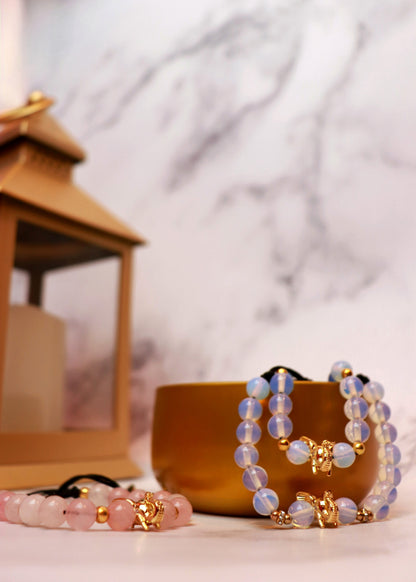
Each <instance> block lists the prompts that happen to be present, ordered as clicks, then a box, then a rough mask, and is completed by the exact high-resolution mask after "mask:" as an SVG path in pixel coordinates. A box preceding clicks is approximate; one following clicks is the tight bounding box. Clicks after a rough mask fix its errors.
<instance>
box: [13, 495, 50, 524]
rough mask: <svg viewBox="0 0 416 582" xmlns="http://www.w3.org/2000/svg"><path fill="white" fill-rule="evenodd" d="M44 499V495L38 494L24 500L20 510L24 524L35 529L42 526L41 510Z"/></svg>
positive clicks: (28, 496)
mask: <svg viewBox="0 0 416 582" xmlns="http://www.w3.org/2000/svg"><path fill="white" fill-rule="evenodd" d="M44 499H45V498H44V497H43V495H39V494H38V493H35V494H34V495H27V496H26V499H23V501H22V503H21V504H20V508H19V515H20V519H21V521H22V523H24V524H25V525H30V526H33V527H35V526H38V525H40V517H39V509H40V506H41V505H42V503H43V501H44Z"/></svg>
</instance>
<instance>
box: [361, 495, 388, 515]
mask: <svg viewBox="0 0 416 582" xmlns="http://www.w3.org/2000/svg"><path fill="white" fill-rule="evenodd" d="M361 506H362V507H365V508H366V509H369V510H370V511H371V512H372V513H373V515H374V517H375V518H376V519H378V520H382V519H385V518H386V517H387V515H388V513H389V509H390V508H389V504H388V503H387V502H386V500H385V499H384V497H383V496H382V495H368V496H367V497H366V498H365V499H364V501H363V502H362V503H361Z"/></svg>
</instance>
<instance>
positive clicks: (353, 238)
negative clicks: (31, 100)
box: [22, 0, 416, 463]
mask: <svg viewBox="0 0 416 582" xmlns="http://www.w3.org/2000/svg"><path fill="white" fill-rule="evenodd" d="M26 7H27V11H26V17H25V30H26V33H27V35H26V36H25V42H24V43H23V45H22V46H23V57H22V58H23V63H24V67H25V69H24V70H25V76H26V79H27V87H26V88H27V90H29V89H32V88H35V87H41V88H42V89H43V90H45V92H48V93H50V94H53V95H54V96H56V98H57V101H58V105H57V107H56V108H55V113H56V114H57V116H58V117H59V118H60V119H61V120H62V122H63V124H64V125H66V127H67V128H69V129H70V130H71V132H72V133H73V134H74V135H75V136H76V137H77V138H78V139H79V140H80V141H81V142H82V144H83V145H84V146H85V148H86V149H87V150H88V152H89V155H90V160H89V161H88V162H87V163H86V164H85V165H84V166H83V167H82V168H80V169H79V171H78V174H77V179H78V182H79V183H81V184H82V185H83V186H84V187H86V189H88V190H89V191H90V192H91V193H93V194H94V195H95V196H96V197H97V199H99V200H100V201H101V202H102V203H103V204H105V205H106V206H108V207H109V208H111V209H112V210H113V211H114V212H115V213H116V214H117V215H119V216H120V217H121V218H122V219H124V220H125V221H127V222H128V223H129V224H130V225H132V226H133V227H136V228H137V229H138V230H139V231H140V232H142V233H144V234H145V235H146V237H148V239H149V240H150V243H151V244H150V245H149V247H148V248H146V249H142V250H139V251H138V252H137V255H136V280H135V290H134V341H133V346H134V355H133V372H132V374H133V384H134V390H133V402H136V403H137V402H140V403H141V406H137V405H134V407H133V408H134V410H136V411H137V412H136V422H135V426H136V428H135V435H136V436H138V435H139V434H143V432H144V431H145V428H146V427H147V426H148V423H149V410H150V406H151V401H152V394H153V388H154V386H155V385H157V384H159V383H164V382H170V381H181V380H184V381H192V380H198V381H203V380H218V379H245V378H248V377H251V376H254V375H256V374H258V373H260V372H262V371H264V370H265V369H268V368H269V367H270V366H271V365H273V364H274V363H276V362H281V363H285V364H287V365H290V366H291V367H294V368H299V369H300V370H301V371H303V372H304V373H305V374H307V375H308V376H312V377H315V378H317V379H318V378H323V377H325V376H326V374H327V372H328V369H329V366H330V365H331V363H332V361H334V360H335V359H339V358H340V357H342V358H347V359H349V360H350V361H352V363H353V364H354V366H355V367H356V369H357V370H359V371H363V372H366V373H367V374H368V375H370V376H371V377H373V378H375V379H379V380H381V381H383V382H384V383H385V385H386V390H387V395H388V396H387V400H388V401H389V402H391V403H392V407H393V412H394V417H395V418H396V420H397V424H398V425H399V429H400V430H401V432H402V434H404V435H405V438H404V446H405V449H406V451H407V455H408V456H407V460H406V462H407V463H410V462H413V461H414V447H415V440H414V423H415V415H414V412H412V411H413V410H414V409H415V404H416V396H415V392H414V390H412V387H411V378H412V376H413V373H412V369H413V365H412V364H413V361H414V346H415V340H416V327H415V314H416V300H415V297H416V295H415V291H416V275H415V272H414V264H415V244H416V233H415V218H416V216H415V213H416V199H415V197H414V191H415V188H416V153H415V147H414V135H415V131H416V110H415V108H414V102H415V98H416V70H415V68H414V67H413V64H412V63H413V59H412V55H413V54H414V50H415V41H414V39H415V38H416V36H415V32H416V3H415V2H414V1H410V0H395V1H393V0H381V1H380V0H377V1H376V0H362V1H360V2H358V1H349V2H343V3H337V2H332V1H330V0H311V1H301V0H295V1H283V0H279V1H278V2H275V1H273V2H272V1H267V0H258V1H239V2H235V1H227V0H218V1H208V0H204V1H201V2H197V3H194V2H191V1H190V0H181V1H178V2H175V5H174V6H173V5H172V4H170V3H168V2H167V1H166V0H165V1H162V0H159V1H152V2H150V0H149V1H148V0H145V1H143V2H140V3H137V2H133V1H132V0H129V1H125V2H123V3H114V2H110V1H109V0H101V1H100V2H98V1H97V0H94V1H93V0H90V1H89V2H88V3H87V4H86V3H85V2H81V1H80V0H75V1H73V2H71V3H60V2H57V1H56V0H49V1H48V2H42V3H37V2H34V1H29V2H27V3H26ZM46 30H47V31H48V34H45V31H46ZM105 357H107V354H104V353H103V358H105ZM143 403H147V404H146V405H145V406H144V408H143ZM137 427H139V428H137Z"/></svg>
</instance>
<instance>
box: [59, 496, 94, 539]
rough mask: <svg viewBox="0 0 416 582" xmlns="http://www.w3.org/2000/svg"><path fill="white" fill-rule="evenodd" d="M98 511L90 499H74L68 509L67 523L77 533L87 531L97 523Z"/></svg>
mask: <svg viewBox="0 0 416 582" xmlns="http://www.w3.org/2000/svg"><path fill="white" fill-rule="evenodd" d="M96 516H97V509H96V507H95V505H94V503H93V502H92V501H90V500H89V499H74V500H73V501H72V502H71V503H70V504H69V505H68V507H67V508H66V521H67V522H68V525H69V527H71V528H72V529H75V530H77V531H86V530H87V529H89V528H90V527H91V526H92V524H93V523H94V522H95V518H96Z"/></svg>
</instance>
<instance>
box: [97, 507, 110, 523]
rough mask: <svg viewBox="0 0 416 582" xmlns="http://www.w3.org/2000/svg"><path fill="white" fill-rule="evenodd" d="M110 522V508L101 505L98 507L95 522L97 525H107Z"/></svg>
mask: <svg viewBox="0 0 416 582" xmlns="http://www.w3.org/2000/svg"><path fill="white" fill-rule="evenodd" d="M107 520H108V507H105V506H104V505H99V506H98V507H97V517H96V519H95V521H96V522H97V523H105V522H106V521H107Z"/></svg>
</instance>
